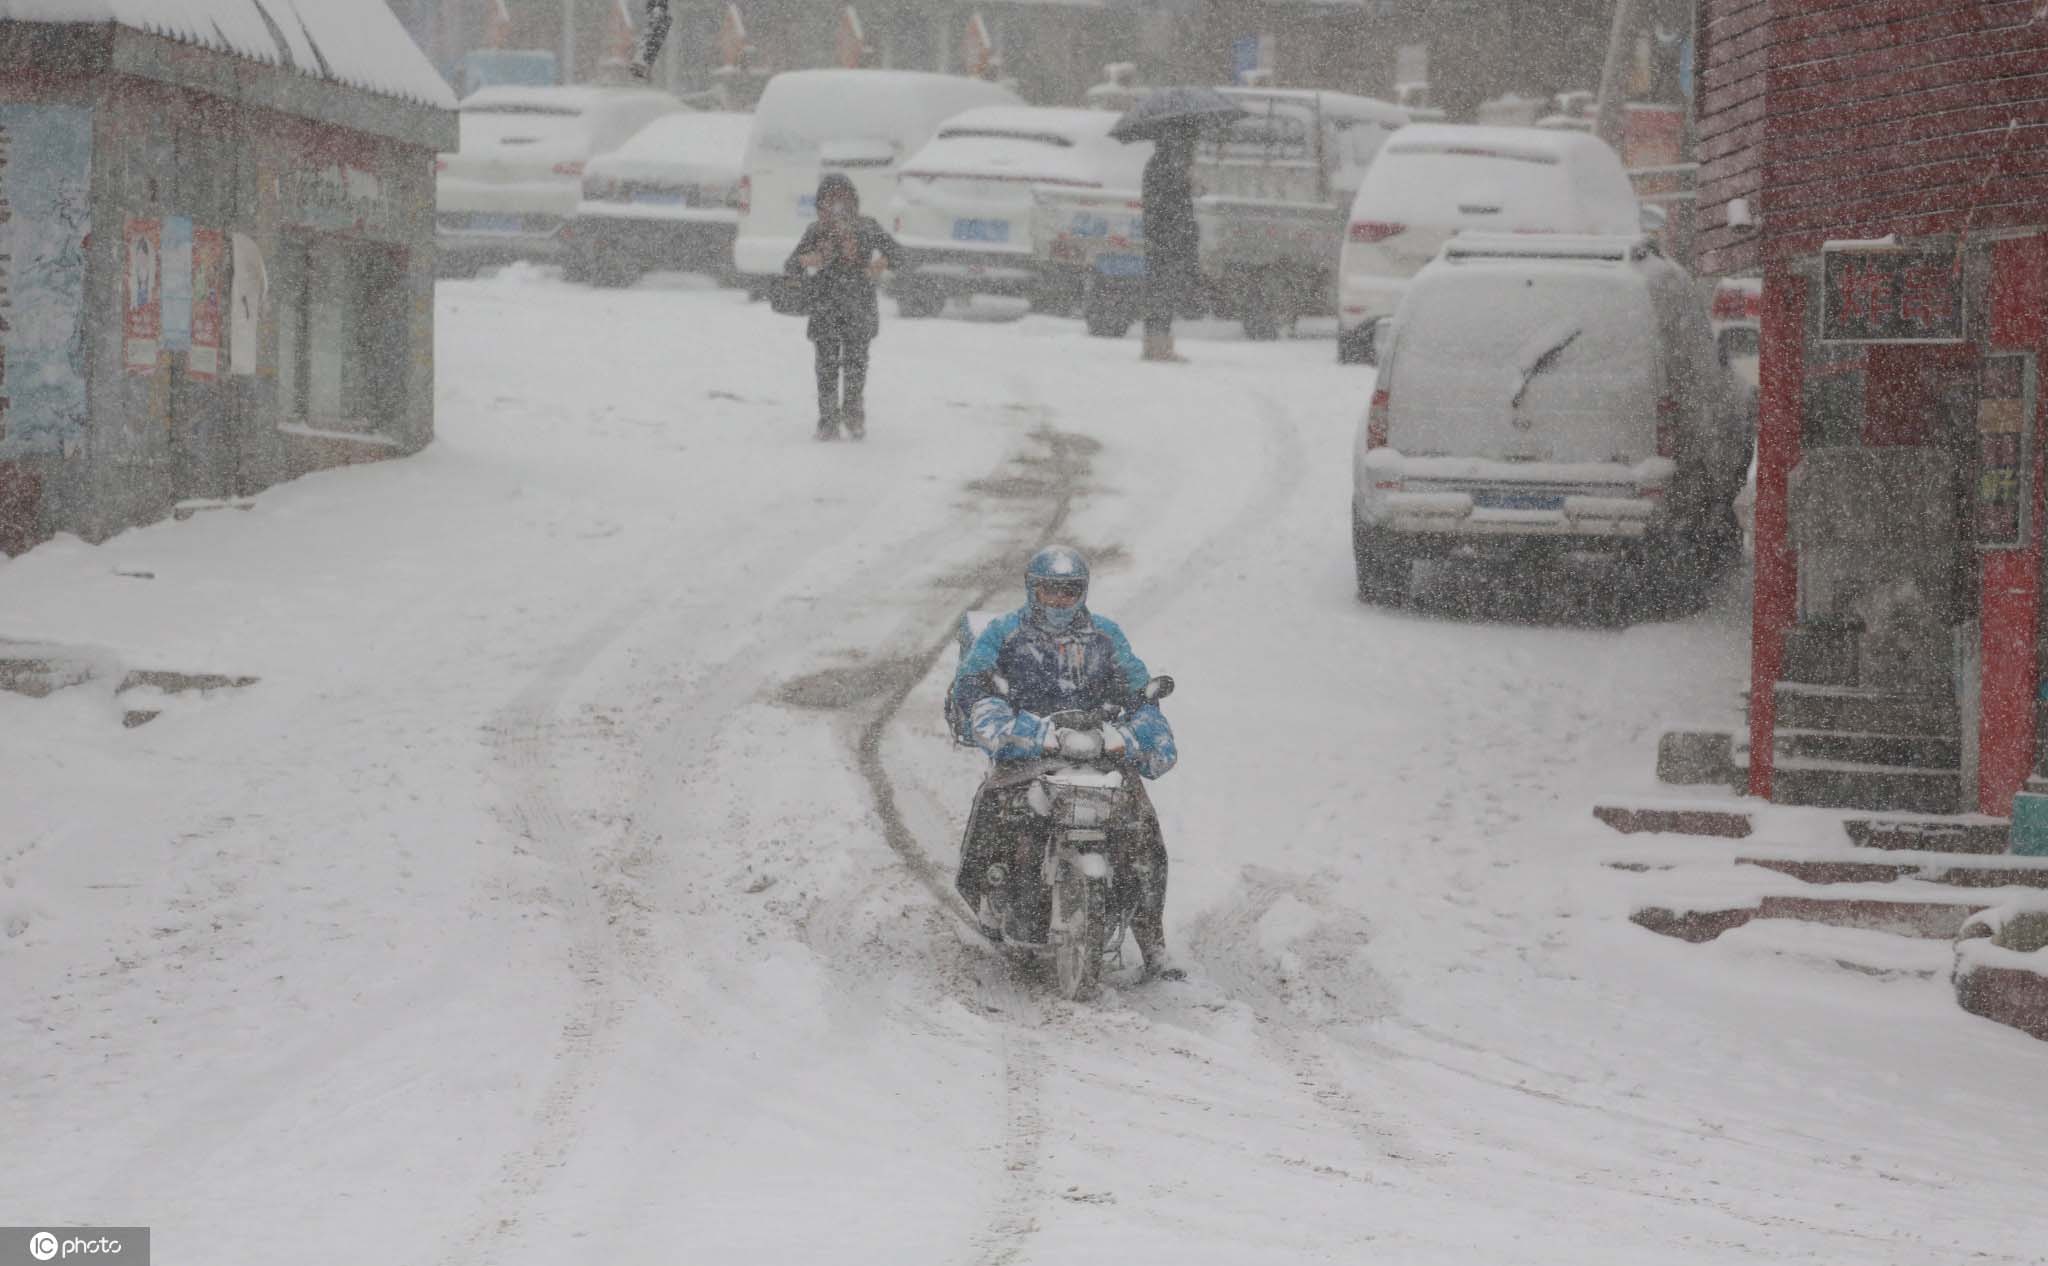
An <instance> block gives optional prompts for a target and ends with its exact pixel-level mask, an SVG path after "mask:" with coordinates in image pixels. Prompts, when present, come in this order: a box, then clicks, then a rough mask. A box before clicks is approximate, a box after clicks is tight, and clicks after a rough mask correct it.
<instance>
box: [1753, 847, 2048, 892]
mask: <svg viewBox="0 0 2048 1266" xmlns="http://www.w3.org/2000/svg"><path fill="white" fill-rule="evenodd" d="M1878 856H1882V855H1874V854H1873V851H1872V850H1867V849H1855V848H1847V849H1797V850H1792V849H1786V850H1777V849H1772V850H1758V849H1744V850H1743V851H1742V852H1741V853H1740V854H1738V855H1737V856H1736V858H1735V864H1736V865H1738V866H1755V867H1758V868H1760V869H1763V870H1769V871H1775V872H1776V873H1778V874H1780V875H1786V876H1789V877H1791V878H1793V879H1797V880H1798V881H1799V882H1801V883H1805V884H1822V885H1825V884H1869V883H1878V884H1888V883H1896V882H1897V881H1899V880H1901V879H1916V880H1919V881H1921V882H1922V883H1930V884H1942V885H1945V886H1947V887H1951V888H2040V889H2048V858H2041V857H2014V856H2012V855H2010V854H2007V855H2003V856H1998V857H1987V856H1984V855H1982V854H1978V853H1905V854H1893V855H1891V856H1889V857H1884V858H1883V860H1877V857H1878Z"/></svg>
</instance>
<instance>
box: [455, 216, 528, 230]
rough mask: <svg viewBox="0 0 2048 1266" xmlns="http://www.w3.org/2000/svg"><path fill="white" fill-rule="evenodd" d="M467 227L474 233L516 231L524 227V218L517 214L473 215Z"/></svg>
mask: <svg viewBox="0 0 2048 1266" xmlns="http://www.w3.org/2000/svg"><path fill="white" fill-rule="evenodd" d="M469 227H470V230H471V231H472V232H476V233H517V232H518V231H519V230H520V229H522V228H524V227H526V218H525V217H524V216H518V215H473V216H471V217H469Z"/></svg>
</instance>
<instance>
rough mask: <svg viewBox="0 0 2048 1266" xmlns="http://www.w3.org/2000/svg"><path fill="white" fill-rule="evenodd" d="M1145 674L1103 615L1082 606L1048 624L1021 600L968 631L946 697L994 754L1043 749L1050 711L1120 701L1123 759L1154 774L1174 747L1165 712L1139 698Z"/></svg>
mask: <svg viewBox="0 0 2048 1266" xmlns="http://www.w3.org/2000/svg"><path fill="white" fill-rule="evenodd" d="M996 677H1001V678H1002V679H1003V680H1004V681H1005V682H1007V683H1008V684H1009V697H1008V698H1005V697H1004V696H1002V695H1000V694H997V693H996V690H995V680H994V679H995V678H996ZM1151 679H1152V676H1151V674H1150V673H1149V672H1147V671H1146V669H1145V662H1144V661H1143V660H1141V659H1139V658H1138V657H1137V655H1136V654H1135V653H1134V652H1133V651H1132V650H1131V643H1130V639H1128V638H1126V637H1125V636H1124V631H1123V630H1122V629H1120V628H1118V627H1117V626H1116V625H1115V624H1114V623H1112V622H1110V621H1109V620H1106V619H1104V618H1103V617H1101V616H1099V615H1091V614H1090V613H1089V612H1088V610H1087V608H1086V607H1083V608H1082V610H1081V612H1080V614H1079V615H1077V616H1075V617H1074V622H1073V624H1071V625H1069V626H1068V627H1067V628H1065V629H1063V630H1057V631H1055V630H1054V629H1052V628H1050V627H1048V626H1047V625H1046V624H1045V623H1044V622H1042V621H1039V620H1035V619H1033V618H1032V617H1031V613H1030V608H1029V607H1024V608H1020V609H1019V610H1016V611H1012V612H1010V613H1009V614H1008V615H1005V616H1001V617H999V618H997V619H996V620H994V621H992V622H991V623H990V624H989V626H988V627H987V628H986V629H983V630H982V632H981V636H980V637H978V638H976V639H975V641H974V646H973V648H972V649H970V650H969V651H968V652H967V654H966V656H965V657H964V658H963V659H961V661H960V671H959V672H958V673H956V674H954V677H953V703H954V706H955V707H956V708H957V709H958V711H959V714H960V715H961V716H963V717H965V718H966V719H967V726H968V732H969V734H971V735H972V736H973V739H974V742H975V745H976V746H977V747H979V748H981V750H982V751H984V752H987V753H988V754H989V756H990V757H991V758H993V759H995V760H997V761H1014V760H1035V759H1037V758H1038V757H1040V756H1043V755H1044V754H1045V741H1046V739H1048V738H1050V737H1051V736H1052V730H1053V727H1052V726H1051V725H1050V724H1048V723H1047V721H1046V720H1045V718H1046V717H1049V716H1051V715H1052V714H1053V713H1055V712H1064V711H1067V710H1069V709H1077V708H1078V709H1089V710H1093V709H1096V708H1100V707H1101V706H1102V705H1103V704H1105V703H1115V704H1120V705H1122V706H1123V707H1124V709H1125V712H1124V718H1123V720H1122V721H1120V722H1117V723H1116V725H1115V728H1116V729H1117V730H1118V731H1119V732H1121V733H1122V734H1123V738H1124V753H1125V757H1126V759H1128V760H1129V761H1130V762H1131V763H1132V764H1133V765H1135V766H1136V767H1137V770H1138V772H1139V773H1140V774H1142V775H1144V776H1145V777H1146V778H1158V777H1159V776H1161V775H1162V774H1164V773H1166V771H1168V770H1170V769H1172V768H1173V765H1174V762H1175V761H1177V760H1179V759H1180V753H1179V752H1178V751H1177V750H1176V749H1175V748H1174V745H1173V727H1172V726H1170V725H1168V724H1167V723H1166V714H1165V713H1163V712H1161V711H1160V710H1159V705H1157V704H1155V703H1150V702H1148V701H1147V700H1146V699H1145V695H1144V690H1145V683H1146V682H1148V681H1150V680H1151Z"/></svg>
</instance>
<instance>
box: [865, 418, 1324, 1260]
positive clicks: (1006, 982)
mask: <svg viewBox="0 0 2048 1266" xmlns="http://www.w3.org/2000/svg"><path fill="white" fill-rule="evenodd" d="M1020 394H1024V393H1022V392H1020ZM1259 404H1260V412H1261V414H1262V415H1263V417H1264V420H1265V421H1266V423H1267V424H1268V425H1267V428H1266V443H1265V459H1266V471H1265V475H1264V477H1263V478H1262V479H1261V480H1260V481H1259V484H1258V485H1257V486H1259V487H1260V493H1259V495H1258V496H1256V497H1254V498H1251V499H1250V500H1248V501H1247V502H1246V503H1245V504H1244V505H1243V506H1242V507H1241V508H1240V509H1239V511H1238V512H1237V513H1236V514H1235V515H1233V516H1232V517H1231V518H1230V519H1229V520H1228V521H1227V522H1226V523H1225V524H1223V525H1222V526H1220V527H1218V528H1216V529H1214V530H1212V531H1210V532H1209V533H1207V534H1205V535H1204V536H1203V538H1202V539H1201V541H1200V543H1198V544H1197V545H1196V547H1195V548H1194V549H1193V550H1192V551H1191V552H1190V553H1189V555H1188V556H1187V557H1186V558H1185V559H1184V560H1182V561H1181V562H1180V563H1179V564H1178V565H1176V566H1175V567H1173V568H1172V569H1171V571H1170V572H1162V573H1161V574H1160V575H1159V577H1158V578H1157V579H1155V580H1153V581H1152V582H1151V583H1149V584H1148V585H1146V586H1144V587H1143V588H1142V589H1140V590H1139V592H1138V594H1137V595H1136V597H1135V598H1134V599H1133V600H1132V601H1131V602H1130V603H1129V604H1128V605H1127V607H1126V608H1125V609H1126V610H1133V611H1138V612H1148V611H1155V610H1157V609H1158V608H1159V607H1160V606H1162V605H1163V604H1164V602H1165V600H1166V599H1167V598H1168V597H1169V596H1170V595H1171V593H1172V592H1173V591H1175V590H1176V589H1178V588H1179V587H1180V586H1181V585H1183V584H1184V582H1185V581H1186V579H1187V577H1188V574H1189V568H1190V567H1194V568H1196V569H1198V571H1208V570H1212V569H1214V568H1216V567H1219V566H1221V565H1223V563H1224V562H1225V561H1227V557H1228V555H1227V553H1226V549H1227V545H1228V542H1229V541H1230V540H1232V539H1234V538H1240V537H1242V536H1243V535H1245V534H1246V533H1247V532H1249V531H1250V530H1252V529H1253V527H1254V526H1255V525H1257V524H1259V523H1262V522H1267V521H1270V520H1271V519H1272V518H1273V517H1274V516H1275V514H1276V512H1277V511H1278V510H1280V509H1281V508H1282V507H1284V506H1285V505H1286V504H1287V503H1288V502H1289V501H1290V500H1291V499H1292V498H1293V496H1294V494H1295V492H1296V491H1297V490H1298V488H1299V486H1300V484H1301V482H1302V480H1303V478H1304V476H1305V472H1306V461H1305V459H1304V456H1303V454H1302V452H1301V446H1300V443H1299V432H1298V430H1297V429H1296V428H1295V426H1294V424H1293V422H1292V419H1291V418H1289V417H1288V416H1287V415H1286V413H1285V411H1284V410H1283V409H1281V408H1280V406H1279V405H1278V403H1277V401H1275V400H1273V399H1272V398H1271V397H1268V396H1264V395H1261V396H1260V397H1259ZM1048 433H1050V419H1049V416H1048ZM1054 456H1055V461H1056V467H1057V469H1058V470H1059V473H1060V477H1059V479H1058V481H1057V482H1058V486H1059V487H1060V488H1061V490H1062V495H1061V496H1060V498H1059V500H1058V503H1057V505H1056V507H1055V509H1054V512H1053V514H1052V516H1051V517H1050V519H1049V520H1048V522H1047V523H1046V525H1045V527H1044V529H1043V530H1042V531H1041V532H1040V533H1039V534H1038V536H1037V538H1036V539H1035V540H1034V541H1033V542H1031V543H1030V544H1029V546H1028V548H1030V549H1037V548H1042V547H1043V546H1044V545H1047V544H1051V543H1052V542H1053V541H1054V540H1056V539H1057V538H1058V537H1059V535H1060V533H1061V532H1062V531H1063V530H1064V529H1065V526H1066V522H1067V520H1068V518H1069V517H1070V515H1071V512H1072V509H1073V501H1074V498H1073V495H1072V490H1073V487H1074V484H1075V483H1076V482H1077V481H1078V479H1079V477H1080V475H1081V474H1082V467H1081V466H1080V465H1079V464H1078V463H1077V462H1075V460H1074V457H1073V455H1072V454H1071V453H1066V452H1062V451H1060V450H1059V449H1058V448H1057V447H1056V448H1055V453H1054ZM1010 583H1011V580H1010V578H1009V577H1008V576H1007V575H1004V576H1001V578H1000V579H997V580H995V581H993V582H992V583H990V584H989V585H987V586H986V587H985V588H984V589H982V590H981V591H980V592H977V593H974V594H972V595H969V596H967V597H966V600H965V602H964V603H963V604H962V605H961V606H960V607H959V609H958V610H956V611H955V612H954V613H953V615H952V617H951V618H950V619H949V620H948V621H947V622H946V624H945V626H944V634H943V636H941V637H939V638H938V639H937V640H936V641H934V642H933V643H932V644H931V645H930V646H929V647H928V648H927V649H926V650H925V652H924V653H923V654H922V655H921V656H920V657H919V660H918V668H917V671H916V672H915V673H906V674H904V679H903V682H902V684H901V685H900V686H899V687H898V688H897V689H896V690H894V691H892V692H891V694H890V695H889V697H888V698H886V699H885V700H884V701H883V703H882V704H881V706H880V707H879V708H878V709H877V711H876V713H875V715H874V716H873V717H872V718H871V719H870V720H869V722H868V724H867V725H866V726H865V727H864V728H863V730H862V731H861V734H860V737H859V742H858V752H859V757H860V767H861V772H862V775H863V776H864V777H865V778H866V780H867V782H868V785H869V788H870V792H871V794H872V796H873V798H874V801H875V810H876V814H877V816H878V817H879V818H880V819H881V821H882V824H883V833H884V838H885V839H886V840H887V842H888V844H889V846H890V848H891V849H892V850H893V851H894V852H895V853H896V854H897V856H898V857H899V858H900V859H901V860H902V861H903V863H904V865H905V866H906V867H907V868H908V869H909V870H910V872H911V874H912V875H913V876H914V877H915V878H916V879H917V880H918V881H919V882H920V883H921V884H923V885H924V886H925V888H926V889H927V890H928V891H930V892H931V894H932V896H933V898H934V899H935V900H936V901H937V902H938V903H939V905H940V907H941V908H942V909H944V910H945V911H946V912H947V913H949V914H950V915H952V917H953V918H954V919H955V920H956V922H957V923H958V924H959V925H960V926H961V927H962V929H963V930H964V933H965V935H966V936H967V937H968V938H971V939H972V940H974V941H977V942H978V941H979V932H978V930H976V929H975V921H974V918H973V915H972V912H970V911H969V910H968V909H967V908H966V905H965V904H964V903H963V902H962V901H961V900H960V898H959V895H958V894H957V893H956V892H955V891H954V889H953V885H952V880H951V877H950V876H949V875H948V874H947V873H946V871H945V868H944V867H943V866H942V865H941V864H940V863H939V862H937V861H936V860H934V855H933V854H932V853H930V852H928V851H927V850H926V849H924V848H922V847H921V846H920V845H919V843H918V840H919V839H920V838H921V837H925V836H929V837H932V838H937V837H938V836H939V835H940V833H941V832H942V831H943V830H944V828H945V826H946V823H945V822H944V821H943V820H942V817H941V815H940V814H939V813H938V812H937V811H936V810H935V809H934V808H933V807H931V806H927V805H925V804H923V803H921V802H920V801H919V799H918V798H916V797H899V795H898V790H897V783H896V780H895V779H894V778H893V777H892V775H891V774H890V771H889V769H888V767H887V761H886V759H885V756H884V751H883V739H884V737H885V735H886V734H887V732H888V730H889V727H890V726H891V725H892V724H893V723H894V722H895V720H896V718H897V717H898V715H899V714H900V713H901V711H902V709H903V706H904V705H905V703H907V702H908V700H909V698H910V696H911V695H912V694H913V693H914V692H915V691H916V689H917V687H918V685H919V684H921V683H922V682H923V681H924V680H925V679H926V678H928V677H929V676H930V675H931V673H932V672H933V671H934V670H935V669H936V668H937V666H938V664H939V662H940V661H941V660H942V659H943V658H944V655H945V653H946V651H947V650H948V649H949V648H951V647H952V646H953V645H954V641H953V637H954V634H953V629H954V628H955V626H956V624H957V620H958V618H959V612H960V611H966V610H973V609H975V608H977V607H980V606H983V605H985V604H986V603H987V602H988V601H989V600H990V599H992V598H993V597H994V596H995V595H996V594H997V593H999V592H1001V591H1002V590H1003V589H1005V588H1007V587H1008V586H1009V584H1010ZM978 957H979V959H980V966H979V969H978V970H976V972H975V978H976V999H975V1000H976V1003H977V1005H978V1007H979V1008H980V1010H981V1011H982V1013H983V1014H987V1015H992V1016H1002V1017H1005V1022H1003V1023H1001V1024H999V1026H998V1037H999V1040H1000V1041H1001V1043H1002V1051H1003V1080H1004V1112H1005V1117H1006V1133H1005V1142H1004V1149H1003V1159H1004V1176H1005V1187H1004V1193H1003V1195H1002V1196H1001V1197H1000V1198H999V1199H998V1202H997V1208H996V1209H995V1211H994V1214H993V1216H991V1217H989V1218H987V1219H985V1224H986V1227H987V1230H986V1231H985V1232H984V1233H983V1234H982V1235H981V1236H980V1237H978V1243H977V1245H976V1248H977V1255H976V1257H975V1258H974V1261H975V1263H976V1266H1008V1264H1009V1263H1012V1262H1014V1261H1016V1260H1017V1258H1018V1257H1019V1255H1020V1254H1021V1253H1022V1252H1023V1250H1024V1248H1025V1246H1026V1244H1027V1243H1028V1242H1029V1237H1030V1235H1031V1234H1032V1233H1033V1232H1035V1231H1036V1229H1037V1217H1036V1212H1037V1209H1038V1208H1039V1206H1040V1204H1041V1203H1042V1201H1043V1198H1044V1197H1043V1192H1042V1186H1043V1183H1042V1180H1041V1178H1040V1173H1039V1171H1040V1162H1039V1156H1040V1150H1041V1138H1042V1136H1043V1134H1044V1133H1045V1130H1046V1120H1045V1116H1044V1112H1043V1109H1042V1107H1041V1101H1042V1094H1043V1090H1042V1080H1043V1069H1044V1066H1045V1064H1046V1062H1047V1060H1048V1058H1049V1052H1048V1049H1047V1046H1046V1044H1045V1042H1044V1040H1043V1038H1042V1036H1041V1034H1042V1031H1043V1030H1044V1028H1045V1026H1046V1023H1047V1020H1048V1014H1047V1010H1046V1004H1045V1001H1044V999H1042V998H1040V997H1038V996H1036V995H1035V994H1034V992H1033V991H1031V990H1030V989H1027V988H1023V987H1020V986H1019V984H1018V983H1017V982H1016V981H1015V980H1014V979H1012V978H1011V977H1010V974H1009V971H1008V969H1007V964H1004V963H1002V962H1001V961H1000V960H998V959H996V958H995V957H994V956H993V955H991V954H989V953H986V952H984V953H982V954H980V955H979V956H978ZM1010 1017H1018V1018H1017V1019H1014V1020H1013V1019H1010ZM1299 1075H1300V1074H1299V1073H1298V1072H1297V1077H1299ZM1322 1083H1323V1084H1326V1085H1334V1084H1335V1083H1334V1081H1333V1080H1332V1079H1330V1078H1328V1077H1327V1076H1324V1077H1323V1078H1322ZM1318 1102H1321V1103H1323V1105H1324V1106H1325V1107H1329V1106H1330V1103H1329V1101H1328V1096H1327V1095H1325V1096H1322V1097H1319V1098H1318ZM1352 1115H1353V1116H1354V1117H1357V1118H1362V1116H1363V1114H1362V1113H1357V1112H1356V1111H1355V1110H1354V1112H1353V1114H1352Z"/></svg>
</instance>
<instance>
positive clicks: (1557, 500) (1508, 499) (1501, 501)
mask: <svg viewBox="0 0 2048 1266" xmlns="http://www.w3.org/2000/svg"><path fill="white" fill-rule="evenodd" d="M1472 504H1473V505H1475V506H1478V507H1479V508H1480V509H1482V510H1562V509H1564V497H1563V495H1562V494H1558V493H1544V492H1481V493H1476V494H1474V495H1473V497H1472Z"/></svg>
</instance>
